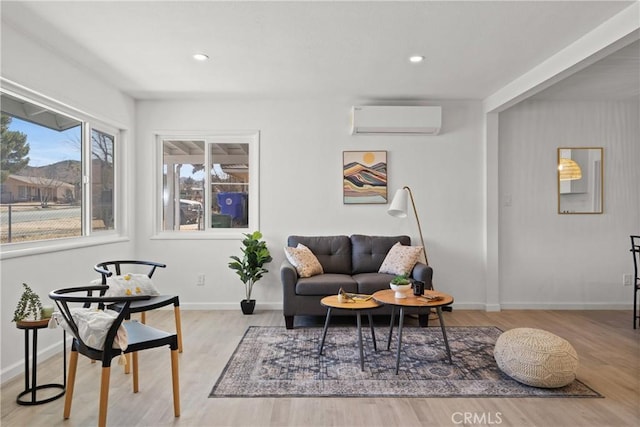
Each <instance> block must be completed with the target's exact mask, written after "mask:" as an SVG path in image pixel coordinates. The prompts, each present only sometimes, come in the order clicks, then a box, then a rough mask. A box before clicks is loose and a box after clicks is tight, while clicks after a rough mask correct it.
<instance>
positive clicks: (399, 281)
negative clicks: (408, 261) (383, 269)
mask: <svg viewBox="0 0 640 427" xmlns="http://www.w3.org/2000/svg"><path fill="white" fill-rule="evenodd" d="M391 283H392V284H393V285H408V284H410V283H411V280H409V278H408V277H407V275H406V274H399V275H397V276H396V277H394V278H393V279H392V280H391Z"/></svg>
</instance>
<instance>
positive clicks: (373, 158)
mask: <svg viewBox="0 0 640 427" xmlns="http://www.w3.org/2000/svg"><path fill="white" fill-rule="evenodd" d="M342 173H343V179H342V190H343V198H344V203H345V204H358V203H362V204H364V203H387V152H386V151H344V152H343V153H342Z"/></svg>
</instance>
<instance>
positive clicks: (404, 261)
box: [378, 242, 422, 275]
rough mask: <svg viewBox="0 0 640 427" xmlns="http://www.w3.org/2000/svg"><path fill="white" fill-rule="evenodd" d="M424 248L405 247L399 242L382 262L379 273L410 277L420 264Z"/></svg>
mask: <svg viewBox="0 0 640 427" xmlns="http://www.w3.org/2000/svg"><path fill="white" fill-rule="evenodd" d="M421 251H422V246H404V245H402V244H401V243H400V242H397V243H396V244H395V245H393V246H392V247H391V249H390V250H389V253H388V254H387V256H386V257H385V259H384V261H382V265H381V266H380V269H379V270H378V273H387V274H395V275H401V274H404V275H409V274H410V273H411V270H413V266H414V265H416V262H418V257H419V256H420V252H421Z"/></svg>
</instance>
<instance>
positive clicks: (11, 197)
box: [0, 91, 119, 244]
mask: <svg viewBox="0 0 640 427" xmlns="http://www.w3.org/2000/svg"><path fill="white" fill-rule="evenodd" d="M0 97H1V98H0V105H1V107H2V108H1V110H2V111H1V113H2V116H1V117H2V129H1V132H2V134H1V148H2V150H1V155H0V161H1V164H0V170H1V177H0V178H1V180H0V218H1V222H0V232H1V234H0V238H1V243H2V244H16V243H27V242H34V241H44V240H55V239H62V238H69V237H75V238H78V237H85V236H89V235H96V234H99V233H104V232H107V231H112V232H113V231H114V230H115V229H116V215H115V206H114V188H115V173H114V167H115V161H114V151H115V148H116V144H117V138H116V135H117V134H118V133H119V132H118V131H117V130H115V129H111V128H110V127H109V126H106V125H103V124H98V123H97V122H95V121H93V120H91V121H89V120H85V119H84V118H81V117H77V116H76V117H73V116H72V115H71V114H67V113H65V112H61V111H57V110H55V109H54V108H52V107H50V106H49V105H45V104H43V103H38V102H36V101H33V100H30V99H27V98H25V97H22V96H20V95H17V94H13V93H8V92H4V91H3V92H0ZM51 104H54V103H53V102H51ZM94 126H95V128H94ZM88 201H90V202H89V203H87V202H88Z"/></svg>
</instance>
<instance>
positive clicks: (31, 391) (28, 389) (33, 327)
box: [16, 319, 67, 405]
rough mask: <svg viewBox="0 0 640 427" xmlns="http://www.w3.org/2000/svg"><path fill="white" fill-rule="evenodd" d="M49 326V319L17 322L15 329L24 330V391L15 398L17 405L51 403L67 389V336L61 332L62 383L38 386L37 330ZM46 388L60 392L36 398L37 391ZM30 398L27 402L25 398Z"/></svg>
mask: <svg viewBox="0 0 640 427" xmlns="http://www.w3.org/2000/svg"><path fill="white" fill-rule="evenodd" d="M48 325H49V319H42V320H33V321H26V320H25V321H18V322H16V327H17V328H18V329H24V391H23V392H21V393H20V394H19V395H18V397H17V398H16V402H17V403H18V405H40V404H42V403H47V402H51V401H52V400H56V399H58V398H59V397H61V396H62V395H64V393H65V390H66V387H67V347H66V339H67V334H66V332H65V331H63V339H62V364H63V376H62V377H63V383H62V384H41V385H37V384H38V378H37V375H38V370H37V368H38V329H45V328H47V326H48ZM29 331H31V332H32V335H33V345H32V354H31V384H29ZM47 388H57V389H61V391H60V392H59V393H58V394H56V395H54V396H51V397H47V398H45V399H38V398H37V395H36V393H37V391H38V390H42V389H47ZM29 395H30V398H29V399H28V400H27V396H29Z"/></svg>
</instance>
